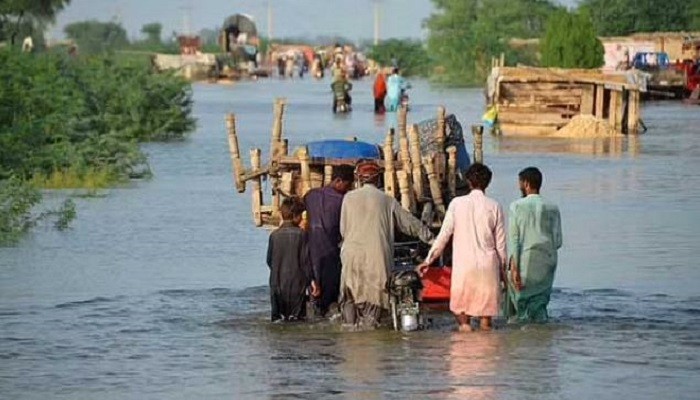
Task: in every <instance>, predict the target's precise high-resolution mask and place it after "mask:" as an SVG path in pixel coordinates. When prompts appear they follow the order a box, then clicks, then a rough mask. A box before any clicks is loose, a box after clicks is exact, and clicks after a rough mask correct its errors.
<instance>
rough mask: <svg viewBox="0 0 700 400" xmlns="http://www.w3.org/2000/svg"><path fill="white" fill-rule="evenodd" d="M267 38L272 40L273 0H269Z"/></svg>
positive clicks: (269, 40)
mask: <svg viewBox="0 0 700 400" xmlns="http://www.w3.org/2000/svg"><path fill="white" fill-rule="evenodd" d="M267 40H268V42H272V0H267Z"/></svg>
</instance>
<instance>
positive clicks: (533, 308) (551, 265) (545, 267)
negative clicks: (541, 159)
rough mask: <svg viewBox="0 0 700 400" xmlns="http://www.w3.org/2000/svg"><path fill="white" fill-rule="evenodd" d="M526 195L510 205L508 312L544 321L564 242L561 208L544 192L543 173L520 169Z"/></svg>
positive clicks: (515, 316)
mask: <svg viewBox="0 0 700 400" xmlns="http://www.w3.org/2000/svg"><path fill="white" fill-rule="evenodd" d="M518 176H519V181H520V190H521V192H522V194H523V198H522V199H519V200H516V201H514V202H513V203H512V204H511V205H510V215H509V222H508V226H509V229H508V251H509V253H510V254H509V272H510V279H508V288H507V299H506V300H507V301H505V302H504V314H505V316H506V317H507V318H509V320H511V321H512V320H513V319H515V320H516V321H519V322H544V321H546V320H547V318H548V315H547V304H548V303H549V297H550V295H551V293H552V284H553V283H554V272H555V271H556V269H557V250H558V249H559V248H560V247H561V245H562V235H561V217H560V215H559V208H558V207H557V206H556V205H554V204H552V203H550V202H548V201H546V200H545V199H543V198H542V196H540V187H541V186H542V173H541V172H540V171H539V170H538V169H537V168H535V167H529V168H525V169H524V170H522V171H520V174H519V175H518Z"/></svg>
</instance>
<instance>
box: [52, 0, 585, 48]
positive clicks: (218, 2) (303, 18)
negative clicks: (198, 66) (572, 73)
mask: <svg viewBox="0 0 700 400" xmlns="http://www.w3.org/2000/svg"><path fill="white" fill-rule="evenodd" d="M375 1H376V2H378V3H379V4H380V10H381V11H380V15H381V17H380V38H381V39H387V38H407V37H413V38H423V37H425V32H424V31H423V28H422V22H423V20H424V19H425V18H427V17H428V16H430V14H431V13H432V12H433V6H432V2H431V1H430V0H72V1H71V4H70V5H69V6H68V7H67V8H66V9H65V10H63V11H62V12H61V13H60V14H59V15H58V18H57V20H56V24H55V25H54V27H53V28H52V29H50V30H49V32H48V36H49V39H61V38H63V36H64V35H63V27H64V26H65V25H67V24H69V23H71V22H76V21H84V20H86V19H96V20H99V21H110V20H117V21H120V22H121V23H122V25H123V26H124V28H125V29H126V31H127V33H128V35H129V37H130V38H138V37H140V30H141V26H143V25H144V24H147V23H150V22H160V23H162V24H163V37H169V36H170V34H171V33H172V32H173V31H176V32H183V31H185V30H186V29H185V28H186V27H188V26H189V28H190V29H189V30H190V31H191V32H198V31H199V30H201V29H203V28H210V29H213V28H217V29H218V28H219V27H220V26H221V24H222V23H223V20H224V18H225V17H227V16H229V15H232V14H236V13H243V14H249V15H252V16H253V17H254V18H255V21H256V24H257V26H258V30H259V31H260V32H261V33H262V34H263V35H267V32H268V30H267V29H268V26H267V25H268V24H267V5H268V3H270V4H271V8H272V16H273V18H272V36H273V37H277V38H280V37H300V36H308V37H315V36H318V35H333V36H335V35H338V36H343V37H346V38H348V39H351V40H361V39H370V38H372V37H373V35H374V28H373V24H374V22H373V21H374V11H373V10H374V7H373V4H374V3H375ZM558 1H559V2H560V3H563V4H567V5H569V6H571V5H572V4H573V3H574V2H575V1H576V0H558Z"/></svg>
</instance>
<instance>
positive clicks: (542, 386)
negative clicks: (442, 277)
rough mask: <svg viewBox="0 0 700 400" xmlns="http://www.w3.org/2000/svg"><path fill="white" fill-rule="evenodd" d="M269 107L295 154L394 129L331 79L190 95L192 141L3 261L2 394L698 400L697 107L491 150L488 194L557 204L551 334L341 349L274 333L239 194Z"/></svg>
mask: <svg viewBox="0 0 700 400" xmlns="http://www.w3.org/2000/svg"><path fill="white" fill-rule="evenodd" d="M410 95H411V102H412V110H411V112H410V113H409V119H410V120H411V121H418V120H422V119H425V118H430V117H433V116H434V115H435V114H436V107H437V106H438V105H439V104H444V105H446V106H447V108H448V111H449V112H452V113H456V114H457V116H458V118H459V120H460V121H461V122H462V123H463V125H464V126H465V127H468V126H469V125H470V124H472V123H476V122H478V120H479V118H480V116H481V113H482V112H483V95H482V91H481V90H437V89H434V88H430V87H429V86H428V85H427V84H425V83H423V82H414V87H413V89H412V90H411V91H410ZM277 96H283V97H286V98H287V100H288V103H289V107H288V109H287V115H286V119H285V124H284V130H285V136H286V137H287V138H289V139H290V142H291V145H294V144H298V143H301V142H303V141H306V140H311V139H323V138H339V137H340V138H344V137H350V136H356V137H358V138H360V139H365V140H368V141H374V142H378V141H381V140H383V136H384V133H385V132H386V128H387V126H388V125H389V124H390V123H391V121H390V119H391V118H390V117H385V118H375V117H374V115H373V114H372V99H371V82H359V83H357V84H356V85H355V90H354V105H355V110H354V111H353V112H352V114H351V115H348V116H342V117H335V116H333V115H332V113H331V94H330V92H329V87H328V82H313V81H303V82H301V81H298V80H297V81H294V82H291V81H277V80H269V81H260V82H250V83H240V84H236V85H233V86H215V85H204V84H202V85H195V87H194V97H195V110H194V112H195V115H196V117H197V118H198V120H199V123H198V129H197V131H196V132H195V133H193V134H192V136H191V138H190V139H188V140H187V141H185V142H181V143H172V144H152V145H146V147H145V148H146V151H147V152H148V154H149V157H150V162H151V166H152V169H153V172H154V177H153V178H152V179H151V180H147V181H137V182H133V183H132V184H130V185H128V186H127V187H123V188H118V189H112V190H109V191H106V192H105V194H106V195H105V196H104V197H96V198H95V197H92V198H79V199H77V200H76V202H77V207H78V218H77V220H76V221H75V224H74V227H73V229H71V230H68V231H66V232H57V231H54V230H51V229H49V228H41V227H40V228H39V229H37V230H35V231H34V232H32V233H31V234H30V235H28V236H27V237H26V238H25V239H24V240H23V241H22V242H21V243H19V244H18V245H16V246H15V247H12V248H2V249H0V398H3V399H47V398H63V399H129V398H132V399H194V398H197V399H219V398H234V399H265V398H270V399H272V398H275V399H286V398H340V399H356V398H360V399H383V398H389V399H391V398H396V399H403V398H415V399H450V398H454V399H492V398H494V399H518V400H520V399H599V400H600V399H620V398H627V399H659V398H667V399H697V398H698V396H700V395H699V394H698V393H700V379H699V378H700V265H699V264H698V257H697V255H698V249H699V248H700V107H697V106H694V107H691V106H684V105H682V104H680V103H670V102H669V103H651V104H646V105H645V106H644V107H643V110H642V118H643V119H644V122H645V123H646V125H647V126H648V128H649V131H648V132H647V133H646V134H644V135H642V136H639V137H637V138H623V139H618V140H612V141H611V140H607V141H604V140H599V141H594V140H590V139H589V140H579V141H576V140H573V141H572V140H567V139H557V140H554V139H549V140H544V139H540V140H523V139H517V140H515V139H494V138H491V137H485V144H484V158H485V161H486V163H487V164H489V165H490V166H491V167H492V169H493V171H494V181H493V183H492V185H491V187H490V188H489V190H488V192H489V194H490V195H491V196H493V197H495V198H496V199H497V200H499V201H500V202H501V203H502V204H504V205H507V204H508V203H510V202H511V201H512V200H514V199H516V198H517V197H518V196H519V193H518V191H517V182H516V180H517V178H516V176H517V172H518V171H519V170H520V169H521V168H523V167H526V166H529V165H535V166H538V167H540V168H541V169H542V171H543V172H544V175H545V182H544V188H543V193H544V195H545V196H547V197H549V198H550V199H552V200H554V201H555V202H557V203H558V204H559V206H560V208H561V213H562V219H563V233H564V247H563V248H562V249H561V251H560V257H559V260H560V262H559V267H558V272H557V278H556V281H555V287H556V290H555V292H554V295H553V298H552V302H551V304H550V312H551V315H552V317H553V318H552V321H551V323H549V324H547V325H543V326H526V327H523V328H509V327H506V328H503V329H499V330H497V331H495V332H493V333H487V334H484V333H472V334H457V333H455V332H453V325H452V323H451V320H450V319H449V318H447V317H446V316H438V317H437V318H436V325H435V326H434V328H433V329H431V330H427V331H422V332H417V333H411V334H399V333H394V332H390V331H387V330H380V331H376V332H369V333H345V332H341V331H340V330H338V329H336V328H335V327H333V326H329V325H327V324H317V325H310V326H309V325H300V326H270V325H269V324H268V323H267V318H268V307H269V303H268V294H267V289H266V287H265V284H266V282H267V267H266V266H265V264H264V252H265V246H266V244H267V233H266V232H265V231H263V230H259V229H255V228H254V227H253V224H252V216H251V213H250V193H249V192H248V193H245V194H243V195H238V194H236V192H235V190H234V188H233V182H232V179H231V167H230V160H229V155H228V147H227V139H226V135H225V127H224V115H225V113H226V112H229V111H234V112H236V114H237V117H238V130H239V136H240V140H241V147H242V148H243V149H248V148H251V147H261V148H262V149H263V154H264V155H265V154H266V153H267V149H268V146H269V141H270V131H271V123H272V114H271V111H272V102H273V99H274V98H275V97H277ZM470 141H471V140H469V142H470ZM469 151H470V152H471V144H470V145H469ZM244 153H245V156H246V159H247V151H246V152H244Z"/></svg>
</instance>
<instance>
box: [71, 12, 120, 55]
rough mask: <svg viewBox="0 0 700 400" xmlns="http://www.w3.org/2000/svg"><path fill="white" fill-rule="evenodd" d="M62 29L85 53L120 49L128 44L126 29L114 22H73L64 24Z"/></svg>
mask: <svg viewBox="0 0 700 400" xmlns="http://www.w3.org/2000/svg"><path fill="white" fill-rule="evenodd" d="M63 31H64V32H65V33H66V36H68V38H70V39H73V40H74V41H75V42H76V44H77V45H78V49H79V50H80V52H81V53H86V54H96V53H102V52H105V51H108V50H115V49H121V48H124V47H126V46H127V45H128V44H129V40H128V39H127V36H126V30H124V28H123V27H122V26H121V24H118V23H116V22H100V21H95V20H90V21H82V22H74V23H72V24H69V25H66V27H65V28H64V29H63Z"/></svg>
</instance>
